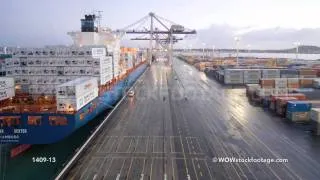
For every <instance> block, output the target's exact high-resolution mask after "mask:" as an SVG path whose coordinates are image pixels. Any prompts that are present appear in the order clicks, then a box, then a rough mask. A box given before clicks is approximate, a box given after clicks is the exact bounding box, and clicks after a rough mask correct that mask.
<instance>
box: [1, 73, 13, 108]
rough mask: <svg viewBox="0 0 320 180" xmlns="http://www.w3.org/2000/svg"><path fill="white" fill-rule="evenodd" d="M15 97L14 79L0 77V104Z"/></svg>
mask: <svg viewBox="0 0 320 180" xmlns="http://www.w3.org/2000/svg"><path fill="white" fill-rule="evenodd" d="M14 96H15V82H14V78H8V77H0V103H1V101H2V100H6V99H9V98H12V97H14Z"/></svg>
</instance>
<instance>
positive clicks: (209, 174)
mask: <svg viewBox="0 0 320 180" xmlns="http://www.w3.org/2000/svg"><path fill="white" fill-rule="evenodd" d="M204 163H205V165H206V167H207V170H208V172H209V176H210V179H213V177H212V175H211V171H210V169H209V166H208V163H207V161H204Z"/></svg>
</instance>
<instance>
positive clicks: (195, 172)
mask: <svg viewBox="0 0 320 180" xmlns="http://www.w3.org/2000/svg"><path fill="white" fill-rule="evenodd" d="M191 161H192V166H193V170H194V174H196V179H197V180H198V175H197V171H196V168H195V166H194V160H193V159H191ZM198 165H199V164H198Z"/></svg>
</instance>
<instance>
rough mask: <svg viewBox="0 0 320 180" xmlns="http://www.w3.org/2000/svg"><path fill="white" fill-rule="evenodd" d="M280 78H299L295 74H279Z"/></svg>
mask: <svg viewBox="0 0 320 180" xmlns="http://www.w3.org/2000/svg"><path fill="white" fill-rule="evenodd" d="M281 78H299V75H297V74H281Z"/></svg>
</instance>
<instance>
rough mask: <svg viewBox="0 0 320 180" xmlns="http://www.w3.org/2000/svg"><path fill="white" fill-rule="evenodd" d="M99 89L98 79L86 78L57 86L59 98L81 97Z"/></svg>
mask: <svg viewBox="0 0 320 180" xmlns="http://www.w3.org/2000/svg"><path fill="white" fill-rule="evenodd" d="M95 88H98V80H97V78H91V77H84V78H77V79H75V80H72V81H70V82H66V83H64V84H61V85H58V86H57V88H56V89H57V97H58V98H60V97H62V98H63V97H70V96H71V97H73V96H74V97H80V96H82V95H83V94H85V93H87V92H89V91H91V90H92V89H95Z"/></svg>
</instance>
